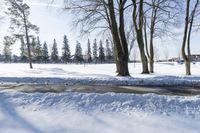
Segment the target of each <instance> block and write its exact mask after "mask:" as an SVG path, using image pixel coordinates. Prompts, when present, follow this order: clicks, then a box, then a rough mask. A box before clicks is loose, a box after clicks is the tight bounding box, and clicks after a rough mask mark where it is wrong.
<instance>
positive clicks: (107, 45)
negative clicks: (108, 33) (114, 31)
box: [106, 39, 113, 62]
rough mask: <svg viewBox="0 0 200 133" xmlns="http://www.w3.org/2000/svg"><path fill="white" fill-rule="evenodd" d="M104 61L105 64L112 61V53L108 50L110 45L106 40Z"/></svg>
mask: <svg viewBox="0 0 200 133" xmlns="http://www.w3.org/2000/svg"><path fill="white" fill-rule="evenodd" d="M106 60H107V62H112V61H113V52H112V50H111V48H110V43H109V41H108V39H106Z"/></svg>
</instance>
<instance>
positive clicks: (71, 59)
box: [0, 35, 114, 63]
mask: <svg viewBox="0 0 200 133" xmlns="http://www.w3.org/2000/svg"><path fill="white" fill-rule="evenodd" d="M13 41H14V40H13V38H11V37H9V36H5V37H4V41H3V52H2V54H1V55H0V61H1V62H5V63H12V62H13V63H27V62H29V60H28V52H27V51H28V50H27V45H26V43H25V41H24V38H23V37H21V38H20V45H21V47H20V48H19V49H20V56H17V55H13V54H12V49H11V46H12V44H13V43H12V42H13ZM52 43H53V46H52V47H51V48H50V47H48V44H47V43H46V42H44V43H41V41H40V38H39V37H36V38H34V37H33V38H32V39H31V43H30V44H31V45H30V51H31V58H32V61H33V62H34V63H113V62H114V56H113V46H112V45H111V43H110V42H109V40H108V39H106V40H105V41H104V42H103V41H102V40H100V41H99V43H98V42H97V40H96V39H94V41H93V42H92V43H91V42H90V39H88V42H87V49H86V50H85V51H86V53H83V49H82V47H81V43H80V42H79V41H77V42H76V47H75V51H74V52H72V51H71V49H70V44H69V42H68V38H67V36H66V35H64V37H63V43H62V54H59V53H58V51H59V50H58V47H57V42H56V39H54V40H53V42H52ZM104 44H105V46H104ZM49 51H51V52H49ZM59 55H61V56H59Z"/></svg>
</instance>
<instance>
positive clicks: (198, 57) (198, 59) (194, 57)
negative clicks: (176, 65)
mask: <svg viewBox="0 0 200 133" xmlns="http://www.w3.org/2000/svg"><path fill="white" fill-rule="evenodd" d="M191 61H197V62H200V55H191Z"/></svg>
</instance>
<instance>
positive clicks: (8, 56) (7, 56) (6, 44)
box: [3, 36, 14, 62]
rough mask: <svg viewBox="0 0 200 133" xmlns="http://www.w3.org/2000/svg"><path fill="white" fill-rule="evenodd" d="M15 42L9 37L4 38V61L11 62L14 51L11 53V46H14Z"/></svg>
mask: <svg viewBox="0 0 200 133" xmlns="http://www.w3.org/2000/svg"><path fill="white" fill-rule="evenodd" d="M13 42H14V40H13V39H12V38H11V37H9V36H5V37H4V41H3V45H4V48H3V56H4V61H5V62H11V55H12V51H11V48H10V47H11V46H12V44H13Z"/></svg>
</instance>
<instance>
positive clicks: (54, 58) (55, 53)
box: [51, 39, 59, 63]
mask: <svg viewBox="0 0 200 133" xmlns="http://www.w3.org/2000/svg"><path fill="white" fill-rule="evenodd" d="M51 61H52V62H53V63H57V62H58V61H59V57H58V47H57V43H56V39H54V40H53V47H52V52H51Z"/></svg>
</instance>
